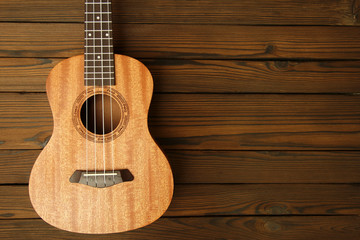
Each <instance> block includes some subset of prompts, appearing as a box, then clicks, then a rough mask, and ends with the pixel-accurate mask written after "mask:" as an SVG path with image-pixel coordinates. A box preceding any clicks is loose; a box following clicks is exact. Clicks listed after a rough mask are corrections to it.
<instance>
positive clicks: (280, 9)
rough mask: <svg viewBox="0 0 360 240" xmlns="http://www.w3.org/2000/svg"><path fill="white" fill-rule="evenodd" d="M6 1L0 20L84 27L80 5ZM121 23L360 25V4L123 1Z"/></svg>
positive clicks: (333, 0)
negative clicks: (79, 25)
mask: <svg viewBox="0 0 360 240" xmlns="http://www.w3.org/2000/svg"><path fill="white" fill-rule="evenodd" d="M48 3H49V2H48V1H46V0H31V1H25V2H24V1H22V0H12V1H9V2H6V1H1V2H0V9H2V10H3V13H2V14H1V16H0V21H20V22H21V21H33V22H82V21H83V15H84V13H83V11H84V10H83V3H82V1H81V0H76V1H75V0H52V1H51V4H48ZM112 5H113V14H114V20H115V21H116V22H124V23H172V24H174V23H187V24H194V23H201V24H209V23H211V24H213V23H216V24H246V25H252V24H269V25H288V24H293V25H356V24H359V8H360V3H359V1H357V0H355V1H354V0H327V1H326V2H324V0H305V1H304V0H273V1H266V0H257V1H252V0H242V1H234V0H222V1H216V0H201V1H196V2H193V1H186V0H177V1H172V0H122V1H115V0H114V1H113V4H112Z"/></svg>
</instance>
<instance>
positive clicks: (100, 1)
mask: <svg viewBox="0 0 360 240" xmlns="http://www.w3.org/2000/svg"><path fill="white" fill-rule="evenodd" d="M84 47H85V51H84V55H85V58H84V61H85V62H84V67H85V69H84V79H85V85H87V86H91V85H97V86H102V85H114V84H115V78H114V50H113V36H112V19H111V0H85V46H84Z"/></svg>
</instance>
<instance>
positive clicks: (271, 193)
mask: <svg viewBox="0 0 360 240" xmlns="http://www.w3.org/2000/svg"><path fill="white" fill-rule="evenodd" d="M0 190H1V191H0V196H1V198H0V219H11V218H16V219H19V218H39V216H38V215H37V214H36V212H35V211H34V209H33V208H32V206H31V204H30V199H29V196H28V187H27V186H0ZM359 190H360V185H355V184H354V185H344V184H221V185H218V184H185V185H176V186H175V192H174V197H173V200H172V202H171V204H170V206H169V209H168V210H167V211H166V213H165V216H172V217H178V216H210V215H211V216H235V215H344V214H345V215H346V214H348V215H349V214H352V215H359V214H360V191H359Z"/></svg>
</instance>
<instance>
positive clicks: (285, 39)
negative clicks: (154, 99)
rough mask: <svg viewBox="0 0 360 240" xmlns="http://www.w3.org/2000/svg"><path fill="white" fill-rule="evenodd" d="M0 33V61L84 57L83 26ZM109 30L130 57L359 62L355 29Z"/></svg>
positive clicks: (15, 26) (28, 26) (10, 26)
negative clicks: (4, 58) (81, 55)
mask: <svg viewBox="0 0 360 240" xmlns="http://www.w3.org/2000/svg"><path fill="white" fill-rule="evenodd" d="M0 29H2V32H3V34H2V35H1V36H0V42H1V43H2V44H1V45H0V57H70V56H73V55H77V54H81V53H83V24H77V23H76V24H71V23H68V24H65V23H48V24H44V23H0ZM34 29H36V31H34ZM54 29H56V31H54ZM113 30H114V48H115V52H117V53H121V54H125V55H128V56H132V57H135V58H174V59H259V58H261V59H266V58H271V59H279V58H280V59H284V58H287V59H360V57H359V56H360V41H359V39H360V31H359V28H358V27H332V26H232V25H225V26H222V25H187V24H182V25H176V27H174V25H172V24H114V27H113Z"/></svg>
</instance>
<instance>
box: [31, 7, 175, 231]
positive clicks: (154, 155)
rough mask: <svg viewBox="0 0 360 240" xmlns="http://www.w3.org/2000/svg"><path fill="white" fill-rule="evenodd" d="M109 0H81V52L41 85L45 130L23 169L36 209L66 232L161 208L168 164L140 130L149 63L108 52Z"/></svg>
mask: <svg viewBox="0 0 360 240" xmlns="http://www.w3.org/2000/svg"><path fill="white" fill-rule="evenodd" d="M112 43H113V37H112V20H111V2H110V0H86V1H85V52H84V55H79V56H74V57H71V58H69V59H66V60H63V61H61V62H60V63H59V64H57V65H56V66H55V67H54V68H53V69H52V71H51V72H50V74H49V77H48V78H47V81H46V92H47V96H48V100H49V103H50V107H51V111H52V115H53V119H54V128H53V134H52V137H51V139H50V141H49V143H48V144H47V145H46V147H45V148H44V149H43V151H42V152H41V153H40V155H39V157H38V158H37V160H36V162H35V164H34V166H33V168H32V171H31V175H30V180H29V194H30V199H31V203H32V205H33V207H34V209H35V210H36V212H37V214H38V215H39V216H40V217H41V218H42V219H43V220H44V221H46V222H47V223H49V224H51V225H53V226H55V227H57V228H60V229H63V230H67V231H70V232H77V233H90V234H101V233H115V232H123V231H128V230H132V229H136V228H140V227H143V226H146V225H148V224H150V223H152V222H154V221H155V220H156V219H158V218H159V217H160V216H161V215H162V214H163V213H164V212H165V211H166V209H167V208H168V206H169V204H170V202H171V198H172V194H173V176H172V172H171V168H170V165H169V163H168V161H167V159H166V157H165V155H164V154H163V153H162V151H161V150H160V148H159V147H158V146H157V145H156V143H155V142H154V140H153V138H152V137H151V135H150V133H149V130H148V123H147V120H148V118H147V116H148V110H149V105H150V101H151V97H152V91H153V80H152V76H151V74H150V72H149V70H148V69H147V68H146V67H145V66H144V65H143V64H142V63H141V62H139V61H137V60H135V59H134V58H131V57H128V56H124V55H114V53H113V44H112Z"/></svg>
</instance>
